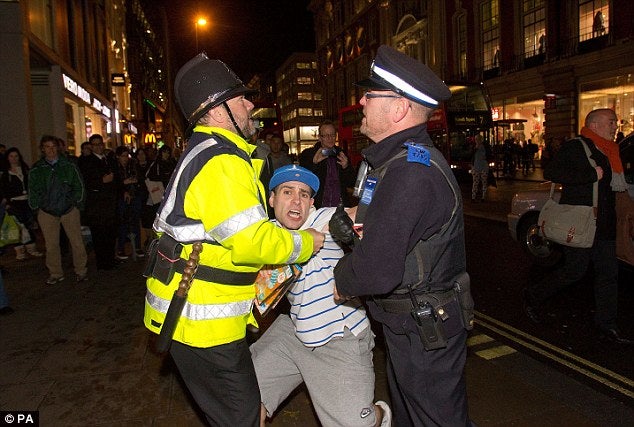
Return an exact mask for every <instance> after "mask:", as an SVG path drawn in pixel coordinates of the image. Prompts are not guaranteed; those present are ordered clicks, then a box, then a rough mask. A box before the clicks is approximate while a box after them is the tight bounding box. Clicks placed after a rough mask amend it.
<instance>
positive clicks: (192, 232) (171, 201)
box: [154, 138, 218, 242]
mask: <svg viewBox="0 0 634 427" xmlns="http://www.w3.org/2000/svg"><path fill="white" fill-rule="evenodd" d="M217 143H218V142H217V141H216V140H215V139H214V138H209V139H206V140H205V141H203V142H201V143H200V144H198V145H196V146H195V147H194V148H193V149H192V150H191V151H189V152H188V153H187V156H186V157H185V158H184V159H183V163H182V164H181V166H180V168H179V169H178V170H177V171H176V176H175V177H174V183H173V185H172V188H171V189H170V192H169V194H168V195H167V197H166V198H165V205H164V206H163V209H162V210H161V213H160V215H159V216H157V217H156V219H155V220H154V229H155V230H156V231H159V232H161V231H162V232H166V233H167V234H169V235H170V236H172V237H173V238H174V239H176V240H178V241H179V242H192V241H201V240H203V241H213V240H214V239H213V237H211V234H209V233H207V232H206V231H205V228H204V225H203V224H202V223H198V224H188V225H182V226H173V225H170V224H168V223H167V221H166V220H167V217H168V215H169V214H170V213H171V212H172V210H174V205H175V203H176V190H177V189H178V183H179V182H180V178H181V175H182V173H183V171H184V170H185V169H186V168H187V165H188V164H189V163H190V162H191V161H192V160H193V159H194V158H195V157H196V156H197V155H198V154H200V153H201V152H202V151H203V150H205V149H207V148H209V147H213V146H214V145H216V144H217Z"/></svg>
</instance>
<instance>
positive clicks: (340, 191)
mask: <svg viewBox="0 0 634 427" xmlns="http://www.w3.org/2000/svg"><path fill="white" fill-rule="evenodd" d="M336 141H337V132H336V131H335V125H334V124H333V123H332V122H331V121H325V122H323V123H322V124H321V125H319V141H318V142H317V143H316V144H315V145H314V146H312V147H310V148H307V149H305V150H304V151H302V153H301V154H300V156H299V165H300V166H302V167H305V168H306V169H308V170H309V171H311V172H313V173H314V174H315V175H317V176H318V177H319V183H320V188H319V191H318V192H317V194H315V207H316V208H317V209H319V208H325V207H333V206H337V205H339V204H340V203H343V205H344V206H347V207H350V206H351V204H350V203H351V200H350V195H349V193H348V188H352V187H353V186H354V180H355V177H356V176H355V171H354V168H353V167H352V165H351V164H350V159H348V156H346V153H344V152H343V150H342V149H341V147H338V146H336V145H335V143H336Z"/></svg>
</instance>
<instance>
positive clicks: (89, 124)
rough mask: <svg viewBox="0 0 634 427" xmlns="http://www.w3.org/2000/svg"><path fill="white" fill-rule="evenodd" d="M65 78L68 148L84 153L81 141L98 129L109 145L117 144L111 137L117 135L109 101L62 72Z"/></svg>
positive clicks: (76, 153) (75, 152) (71, 151)
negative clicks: (91, 92)
mask: <svg viewBox="0 0 634 427" xmlns="http://www.w3.org/2000/svg"><path fill="white" fill-rule="evenodd" d="M62 79H63V86H64V89H65V93H64V110H65V111H64V112H65V120H66V148H67V150H68V151H69V152H70V153H74V154H75V155H79V154H81V144H82V142H84V141H87V140H88V138H90V136H91V135H93V134H97V133H98V134H100V135H102V136H103V137H104V140H105V142H106V146H107V147H109V148H115V146H116V145H117V142H116V141H112V140H111V138H110V136H112V135H116V133H115V132H114V129H113V125H112V120H113V119H112V110H111V107H110V105H109V104H107V103H106V102H105V101H103V100H101V99H99V98H98V97H96V96H94V95H91V94H90V92H88V91H87V90H86V89H85V88H83V87H82V86H81V85H80V84H78V83H77V82H76V81H75V80H73V79H72V78H71V77H69V76H68V75H66V74H63V73H62Z"/></svg>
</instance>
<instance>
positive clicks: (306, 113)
mask: <svg viewBox="0 0 634 427" xmlns="http://www.w3.org/2000/svg"><path fill="white" fill-rule="evenodd" d="M275 82H276V88H277V102H278V103H279V106H280V108H281V110H282V123H283V126H284V135H283V136H284V141H285V142H286V143H287V144H289V146H290V149H291V153H293V154H298V153H300V152H301V151H302V150H303V149H304V148H307V147H310V146H312V145H314V144H315V142H317V132H318V128H319V124H320V123H321V122H322V121H323V120H324V114H323V107H322V84H321V79H320V76H319V72H318V67H317V62H316V60H315V54H314V53H312V52H311V53H309V52H295V53H293V54H292V55H291V56H290V57H289V58H288V59H287V60H286V61H285V62H284V64H282V66H280V67H279V68H278V69H277V71H276V73H275Z"/></svg>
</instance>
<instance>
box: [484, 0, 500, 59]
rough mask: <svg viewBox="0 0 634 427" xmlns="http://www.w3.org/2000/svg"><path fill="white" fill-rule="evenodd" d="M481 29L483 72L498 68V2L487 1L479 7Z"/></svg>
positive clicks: (496, 0)
mask: <svg viewBox="0 0 634 427" xmlns="http://www.w3.org/2000/svg"><path fill="white" fill-rule="evenodd" d="M480 26H481V28H482V66H483V68H484V70H490V69H492V68H498V67H499V66H500V53H499V52H500V19H499V5H498V0H488V1H485V2H483V3H482V4H481V5H480Z"/></svg>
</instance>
